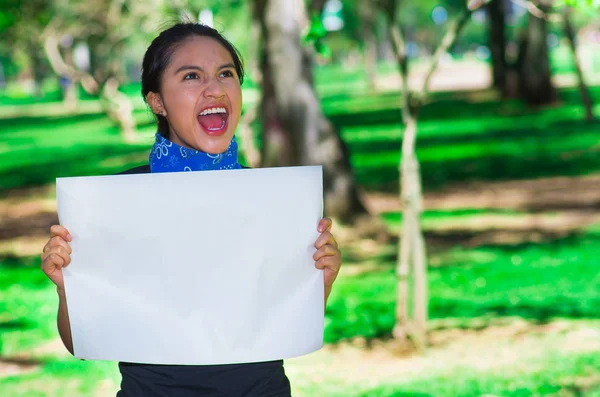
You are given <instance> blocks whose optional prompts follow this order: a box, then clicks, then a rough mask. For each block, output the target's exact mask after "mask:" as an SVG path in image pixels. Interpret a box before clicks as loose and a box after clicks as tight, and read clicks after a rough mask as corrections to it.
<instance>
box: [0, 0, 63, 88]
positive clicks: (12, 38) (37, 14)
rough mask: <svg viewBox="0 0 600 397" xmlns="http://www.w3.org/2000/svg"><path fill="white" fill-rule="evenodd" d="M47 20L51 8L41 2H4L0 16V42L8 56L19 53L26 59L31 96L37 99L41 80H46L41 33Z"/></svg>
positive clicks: (44, 2) (8, 0) (38, 0)
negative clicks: (30, 83) (31, 89)
mask: <svg viewBox="0 0 600 397" xmlns="http://www.w3.org/2000/svg"><path fill="white" fill-rule="evenodd" d="M51 16H52V15H51V7H50V5H49V4H48V2H47V1H43V0H30V1H25V2H23V1H15V0H7V1H5V2H4V3H3V7H2V13H1V14H0V34H1V35H2V39H3V42H4V44H5V45H7V46H8V49H9V52H10V53H11V54H14V53H15V52H16V51H22V53H23V54H24V55H25V56H27V58H28V61H29V62H28V64H29V70H30V72H31V76H32V81H33V91H34V95H36V96H38V97H39V96H41V84H42V80H43V78H44V77H46V76H47V64H46V63H45V62H44V59H43V58H44V54H43V51H42V45H41V43H42V39H41V36H42V35H41V33H42V31H43V29H44V26H45V25H46V24H47V23H48V21H49V20H50V18H51Z"/></svg>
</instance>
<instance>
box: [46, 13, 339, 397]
mask: <svg viewBox="0 0 600 397" xmlns="http://www.w3.org/2000/svg"><path fill="white" fill-rule="evenodd" d="M243 75H244V73H243V66H242V62H241V59H240V57H239V55H238V52H237V50H236V49H235V48H234V47H233V46H232V45H231V43H229V41H227V40H226V39H225V38H224V37H223V36H221V35H220V34H219V33H218V32H217V31H216V30H214V29H212V28H210V27H207V26H204V25H200V24H192V23H185V24H177V25H175V26H173V27H171V28H169V29H167V30H165V31H163V32H162V33H160V35H159V36H158V37H156V38H155V39H154V41H153V42H152V44H151V45H150V47H148V49H147V51H146V54H145V56H144V61H143V66H142V95H143V96H144V98H145V100H146V102H147V103H148V105H149V106H150V108H151V109H152V111H153V112H154V114H155V115H156V117H157V124H158V133H157V134H156V142H155V144H154V147H153V148H152V150H151V153H150V161H149V164H147V165H145V166H141V167H137V168H134V169H131V170H128V171H125V172H124V173H128V174H132V173H146V172H184V171H202V170H224V169H237V168H242V166H241V165H240V164H239V163H238V156H237V143H236V140H235V137H234V132H235V129H236V127H237V124H238V122H239V119H240V114H241V111H242V91H241V84H242V81H243ZM331 226H332V222H331V220H329V219H322V220H321V221H320V222H319V224H318V225H315V227H317V229H318V231H319V232H320V233H321V234H320V236H319V238H318V239H317V241H316V242H315V254H314V260H315V266H316V267H317V268H318V269H323V270H324V281H325V299H326V300H327V297H328V295H329V293H330V292H331V287H332V284H333V282H334V281H335V278H336V276H337V273H338V271H339V269H340V266H341V254H340V251H339V250H338V247H337V243H336V241H335V239H334V237H333V235H332V234H331V232H330V230H331ZM50 234H51V237H50V240H49V241H48V243H47V244H46V245H45V247H44V249H43V254H42V269H43V271H44V272H45V274H46V275H47V276H48V278H50V280H52V282H54V283H55V284H56V286H57V292H58V297H59V309H58V330H59V333H60V336H61V338H62V341H63V343H64V344H65V347H66V348H67V349H68V350H69V351H70V352H71V354H72V353H73V342H72V339H71V330H70V325H69V317H68V313H67V306H66V299H65V292H64V282H63V273H62V269H63V268H64V267H66V266H68V265H69V263H70V261H71V259H70V254H71V247H70V245H69V242H70V241H71V240H72V238H71V235H70V234H69V231H68V230H67V229H66V228H64V227H63V226H60V225H54V226H52V227H51V229H50ZM119 369H120V371H121V374H122V382H121V390H120V391H119V392H118V393H117V396H119V397H159V396H161V397H162V396H170V397H184V396H185V397H192V396H211V397H212V396H214V397H216V396H220V397H226V396H227V397H237V396H239V397H241V396H248V397H249V396H256V397H289V396H290V384H289V381H288V379H287V377H286V375H285V371H284V368H283V361H273V362H262V363H250V364H235V365H215V366H211V365H208V366H177V365H148V364H134V363H119Z"/></svg>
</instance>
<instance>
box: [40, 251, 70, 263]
mask: <svg viewBox="0 0 600 397" xmlns="http://www.w3.org/2000/svg"><path fill="white" fill-rule="evenodd" d="M44 261H45V265H46V266H47V267H67V266H69V264H70V263H71V256H70V255H69V254H68V253H67V250H66V249H65V248H64V247H55V248H53V249H51V250H50V251H48V252H47V253H46V256H45V257H44V258H43V259H42V267H43V266H44Z"/></svg>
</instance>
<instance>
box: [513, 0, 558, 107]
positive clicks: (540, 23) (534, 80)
mask: <svg viewBox="0 0 600 397" xmlns="http://www.w3.org/2000/svg"><path fill="white" fill-rule="evenodd" d="M534 3H535V4H536V5H537V6H538V7H539V8H540V9H541V10H542V11H544V12H546V11H547V10H548V5H547V4H546V1H545V0H542V1H541V2H534ZM527 17H528V23H527V31H526V33H525V36H524V37H523V39H522V41H521V46H520V49H519V60H518V61H517V63H518V70H519V93H520V96H521V97H522V98H523V99H524V100H525V101H526V102H527V103H528V104H530V105H535V106H539V105H546V104H550V103H553V102H554V101H555V99H556V91H555V89H554V86H553V85H552V80H551V76H550V61H549V57H548V44H547V41H546V37H547V35H548V29H547V22H546V20H545V19H544V18H539V17H537V16H535V15H533V14H532V13H529V14H528V16H527Z"/></svg>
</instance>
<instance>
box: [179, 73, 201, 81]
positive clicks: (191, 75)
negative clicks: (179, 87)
mask: <svg viewBox="0 0 600 397" xmlns="http://www.w3.org/2000/svg"><path fill="white" fill-rule="evenodd" d="M197 78H198V74H197V73H194V72H191V73H188V74H186V75H185V76H184V77H183V79H184V80H193V79H197Z"/></svg>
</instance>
